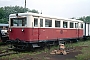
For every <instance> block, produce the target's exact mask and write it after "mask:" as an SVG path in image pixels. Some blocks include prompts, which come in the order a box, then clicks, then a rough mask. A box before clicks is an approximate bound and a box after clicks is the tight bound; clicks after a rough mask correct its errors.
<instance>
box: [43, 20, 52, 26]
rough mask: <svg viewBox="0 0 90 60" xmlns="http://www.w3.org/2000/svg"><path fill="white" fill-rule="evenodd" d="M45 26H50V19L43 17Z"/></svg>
mask: <svg viewBox="0 0 90 60" xmlns="http://www.w3.org/2000/svg"><path fill="white" fill-rule="evenodd" d="M45 27H52V20H48V19H45Z"/></svg>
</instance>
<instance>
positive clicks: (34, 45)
mask: <svg viewBox="0 0 90 60" xmlns="http://www.w3.org/2000/svg"><path fill="white" fill-rule="evenodd" d="M32 46H33V48H36V47H40V46H38V44H32Z"/></svg>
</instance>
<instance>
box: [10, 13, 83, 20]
mask: <svg viewBox="0 0 90 60" xmlns="http://www.w3.org/2000/svg"><path fill="white" fill-rule="evenodd" d="M30 15H32V16H36V17H46V18H51V19H62V20H71V21H78V22H83V21H81V20H76V19H69V18H62V17H55V16H49V15H44V14H37V13H31V12H27V13H18V16H30ZM15 16H16V14H10V15H9V17H15Z"/></svg>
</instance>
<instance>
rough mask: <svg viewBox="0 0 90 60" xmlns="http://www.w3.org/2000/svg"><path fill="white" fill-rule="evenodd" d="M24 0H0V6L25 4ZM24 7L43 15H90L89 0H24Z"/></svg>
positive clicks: (69, 16)
mask: <svg viewBox="0 0 90 60" xmlns="http://www.w3.org/2000/svg"><path fill="white" fill-rule="evenodd" d="M24 1H25V0H0V7H4V6H15V5H17V6H22V7H24V6H25V2H24ZM26 7H27V8H29V9H36V10H38V11H39V12H41V11H42V14H44V15H50V16H57V17H65V18H72V17H75V18H78V17H82V16H88V15H89V16H90V0H26Z"/></svg>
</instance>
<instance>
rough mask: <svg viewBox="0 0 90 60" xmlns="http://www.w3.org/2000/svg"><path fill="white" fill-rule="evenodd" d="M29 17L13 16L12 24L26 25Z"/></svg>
mask: <svg viewBox="0 0 90 60" xmlns="http://www.w3.org/2000/svg"><path fill="white" fill-rule="evenodd" d="M26 25H27V19H26V18H11V25H10V26H26Z"/></svg>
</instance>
